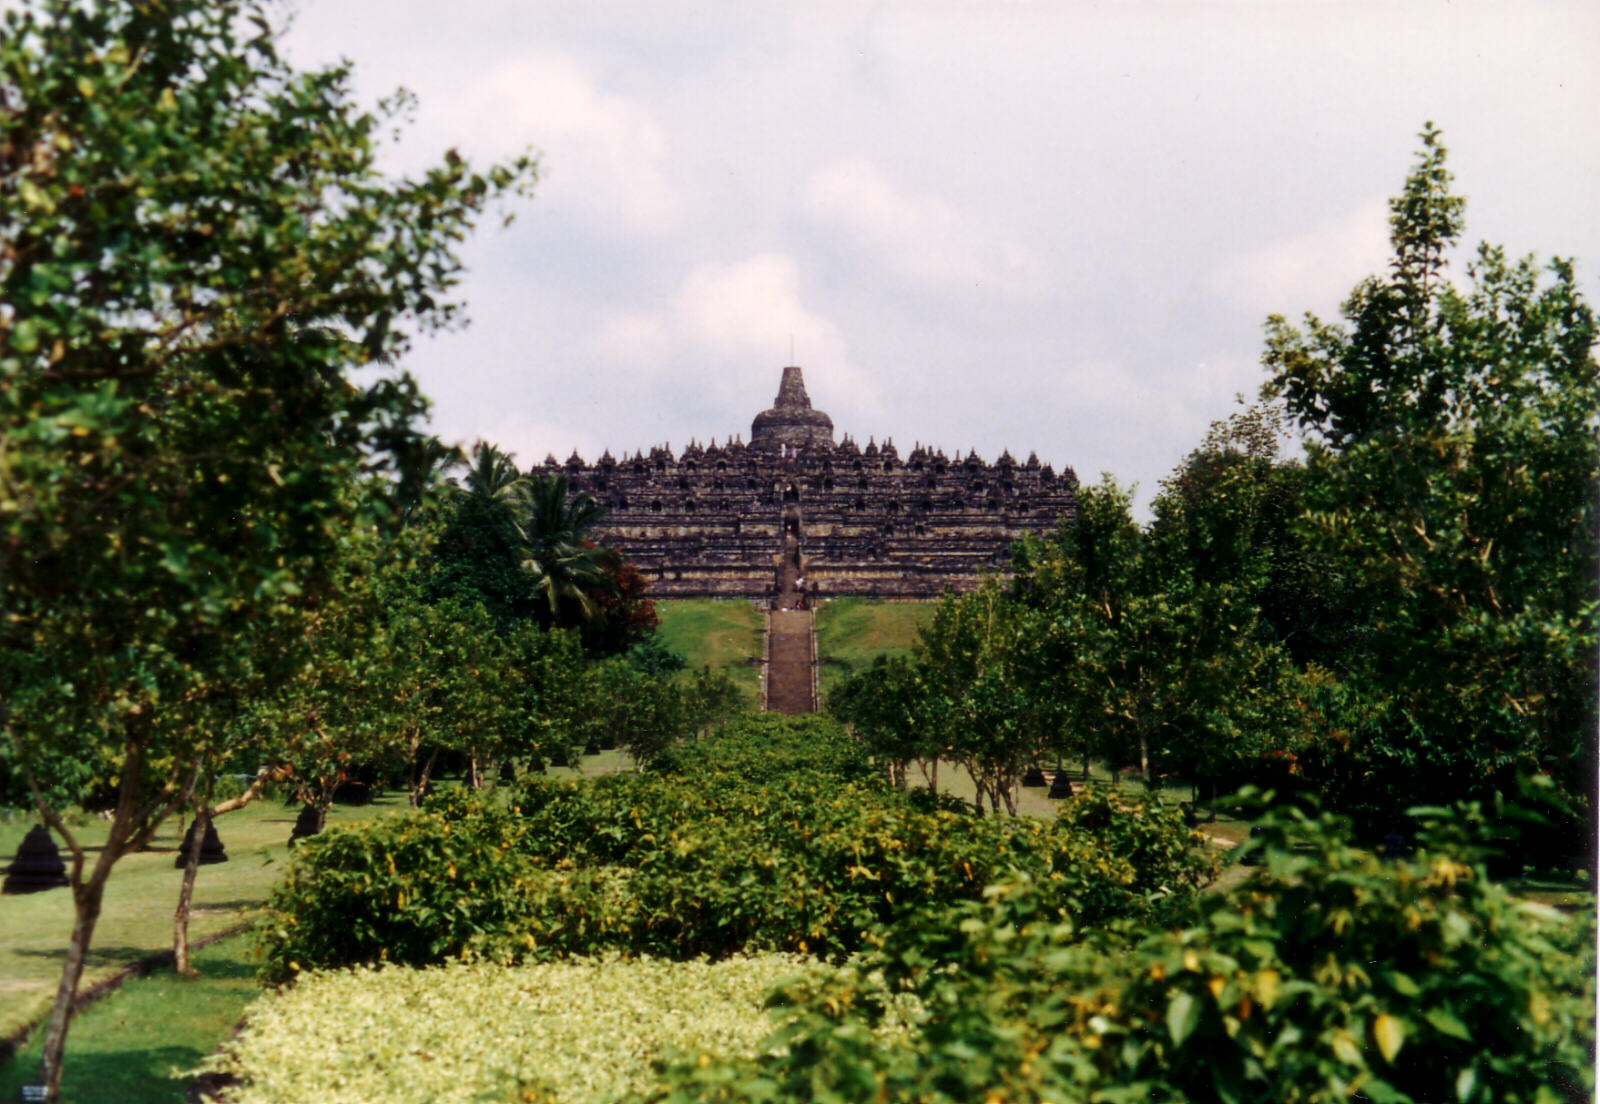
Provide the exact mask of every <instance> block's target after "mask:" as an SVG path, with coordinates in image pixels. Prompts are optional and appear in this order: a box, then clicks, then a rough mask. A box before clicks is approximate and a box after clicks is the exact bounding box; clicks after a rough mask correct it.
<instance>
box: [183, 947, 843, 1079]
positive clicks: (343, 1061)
mask: <svg viewBox="0 0 1600 1104" xmlns="http://www.w3.org/2000/svg"><path fill="white" fill-rule="evenodd" d="M817 969H818V967H817V965H816V964H815V963H814V962H811V961H808V960H806V959H802V958H797V957H793V956H789V955H758V956H753V957H742V956H740V957H734V958H729V959H725V960H723V961H722V962H718V963H715V964H711V963H707V962H705V961H694V962H673V963H669V962H662V961H659V960H653V959H617V958H605V959H577V960H569V961H566V962H562V963H545V964H530V965H523V966H516V967H502V966H494V965H491V964H488V963H484V962H474V963H464V962H453V963H450V964H448V965H445V966H442V967H436V968H433V969H426V970H416V969H405V968H395V967H386V968H383V969H370V968H368V969H357V970H350V971H335V972H323V971H316V972H309V973H306V974H304V975H303V976H302V977H301V978H300V980H299V982H298V983H297V984H295V985H293V986H291V987H288V988H284V989H278V990H275V991H273V992H270V993H267V994H266V995H265V996H263V997H261V998H260V999H259V1000H257V1001H256V1002H255V1003H254V1004H252V1005H251V1006H250V1010H249V1012H248V1014H247V1016H246V1021H245V1026H244V1028H243V1029H242V1030H241V1031H240V1032H239V1033H238V1034H237V1035H236V1036H235V1037H234V1038H232V1039H230V1040H229V1041H228V1042H227V1043H226V1044H224V1046H223V1048H222V1050H221V1051H220V1053H219V1054H218V1055H217V1056H215V1057H213V1058H212V1059H211V1060H210V1062H209V1063H208V1066H207V1068H208V1069H210V1070H213V1071H217V1072H224V1073H229V1074H232V1075H234V1076H235V1077H237V1078H239V1079H240V1082H241V1083H240V1084H239V1085H237V1086H235V1087H233V1088H230V1089H229V1090H228V1094H229V1095H228V1099H229V1101H230V1102H232V1104H303V1102H305V1101H312V1100H315V1101H319V1102H323V1104H413V1102H415V1104H432V1102H436V1101H437V1102H455V1101H461V1102H466V1101H480V1100H490V1099H492V1100H539V1101H541V1102H551V1104H562V1102H572V1104H579V1102H583V1104H587V1102H591V1101H614V1100H619V1099H622V1098H623V1097H626V1096H630V1095H634V1094H639V1093H644V1092H648V1091H650V1090H651V1089H652V1087H653V1086H654V1085H655V1082H656V1079H655V1076H654V1074H653V1072H652V1063H653V1062H654V1061H656V1060H657V1059H658V1058H661V1057H662V1056H663V1055H664V1054H665V1053H667V1052H669V1051H671V1050H677V1051H680V1052H685V1053H687V1055H689V1056H692V1057H697V1056H698V1055H700V1054H708V1055H718V1056H726V1055H754V1054H756V1053H757V1052H758V1050H759V1048H760V1046H761V1043H762V1040H763V1039H765V1038H766V1037H767V1035H768V1034H769V1033H770V1032H771V1030H772V1028H773V1024H772V1021H771V1020H770V1019H769V1018H768V1015H767V1014H766V1013H765V1012H763V1011H762V1001H763V998H764V997H765V996H766V994H767V992H768V991H769V990H770V989H771V988H772V987H773V986H774V985H776V984H777V983H779V982H780V981H783V980H784V979H792V978H794V977H796V976H797V975H800V976H804V975H806V974H807V973H815V972H816V971H817Z"/></svg>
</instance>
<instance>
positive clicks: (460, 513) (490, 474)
mask: <svg viewBox="0 0 1600 1104" xmlns="http://www.w3.org/2000/svg"><path fill="white" fill-rule="evenodd" d="M464 482H465V487H464V488H461V489H458V490H457V493H455V494H453V495H451V496H449V499H448V502H447V504H446V506H445V508H444V518H445V521H444V526H443V530H442V532H441V533H440V535H439V540H438V545H437V548H436V550H435V552H434V561H435V564H434V572H433V576H432V578H431V579H430V580H429V583H428V589H429V591H430V593H431V594H432V595H433V596H434V597H435V598H440V599H442V598H456V599H459V600H461V601H464V602H467V603H472V602H481V603H483V605H484V607H485V608H486V609H487V610H488V611H489V614H490V616H491V617H493V618H494V620H495V622H496V624H497V625H499V626H500V627H501V629H502V630H503V629H505V628H506V627H507V626H509V625H510V624H511V623H512V622H514V621H516V620H518V619H521V618H526V617H530V616H532V615H533V612H534V591H533V588H532V586H531V585H530V580H529V578H528V575H527V572H526V570H525V568H524V566H523V560H524V550H523V539H522V531H521V529H520V528H519V526H518V521H517V509H518V506H519V505H520V501H521V495H522V492H523V490H524V489H525V483H524V481H523V479H522V478H521V477H520V476H519V475H518V474H517V470H516V468H515V466H513V465H512V463H511V460H510V458H509V457H508V456H506V455H505V454H504V453H502V452H501V451H500V450H499V449H497V448H495V447H494V446H493V445H489V444H485V443H484V442H482V441H480V442H478V444H476V445H474V446H473V450H472V463H471V467H470V468H469V470H468V472H467V475H466V477H465V480H464Z"/></svg>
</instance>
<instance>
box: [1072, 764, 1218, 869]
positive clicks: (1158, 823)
mask: <svg viewBox="0 0 1600 1104" xmlns="http://www.w3.org/2000/svg"><path fill="white" fill-rule="evenodd" d="M1056 816H1057V819H1058V820H1059V822H1060V823H1061V824H1063V825H1065V826H1066V827H1069V828H1076V829H1079V830H1081V831H1084V832H1087V833H1089V834H1090V835H1092V836H1093V837H1094V838H1095V840H1096V842H1098V843H1099V844H1100V846H1101V847H1104V848H1105V849H1106V850H1107V851H1108V852H1110V853H1111V854H1112V855H1115V856H1117V857H1118V858H1122V859H1126V860H1128V862H1129V863H1130V864H1131V865H1132V866H1133V869H1134V874H1135V880H1134V883H1133V886H1132V888H1133V889H1134V890H1136V891H1138V892H1140V893H1164V892H1165V893H1170V892H1173V891H1175V890H1181V889H1185V888H1197V887H1199V886H1201V885H1204V884H1205V883H1206V882H1208V881H1210V880H1211V878H1212V877H1213V876H1215V874H1216V865H1217V864H1216V861H1215V856H1214V855H1212V854H1211V853H1210V852H1209V851H1207V850H1205V849H1203V848H1197V847H1196V846H1195V838H1194V833H1193V832H1190V831H1188V830H1187V829H1186V828H1185V826H1184V823H1183V817H1182V815H1181V814H1180V813H1179V811H1178V809H1177V808H1176V807H1174V806H1172V805H1168V804H1166V803H1165V802H1163V801H1162V800H1161V799H1160V798H1159V797H1157V796H1155V795H1153V794H1148V793H1145V794H1139V793H1128V792H1124V791H1122V790H1117V789H1111V788H1107V787H1090V788H1088V789H1086V790H1084V791H1082V792H1080V793H1078V794H1075V795H1074V796H1072V797H1070V798H1068V799H1067V800H1066V801H1063V802H1062V803H1061V809H1060V811H1059V812H1058V813H1057V814H1056Z"/></svg>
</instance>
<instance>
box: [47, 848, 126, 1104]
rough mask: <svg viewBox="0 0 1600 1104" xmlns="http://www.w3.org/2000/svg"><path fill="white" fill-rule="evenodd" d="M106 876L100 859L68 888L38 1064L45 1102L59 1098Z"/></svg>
mask: <svg viewBox="0 0 1600 1104" xmlns="http://www.w3.org/2000/svg"><path fill="white" fill-rule="evenodd" d="M103 854H104V852H102V855H103ZM110 873H111V864H110V863H108V862H106V861H104V859H102V860H101V861H100V862H97V863H96V864H95V868H94V872H93V873H92V874H91V875H90V876H89V881H88V882H87V883H81V884H79V885H75V886H73V887H72V906H73V913H74V915H73V921H72V940H71V942H70V943H68V944H67V960H66V963H65V964H64V965H63V966H62V969H61V984H60V985H59V986H57V988H56V1001H55V1004H54V1005H53V1006H52V1007H51V1009H50V1027H49V1029H48V1030H47V1031H46V1033H45V1037H44V1055H43V1057H42V1058H41V1059H40V1061H39V1080H40V1081H42V1082H44V1091H45V1099H46V1100H55V1099H56V1098H57V1097H59V1096H60V1094H61V1058H62V1055H63V1054H64V1053H65V1052H66V1049H67V1028H68V1027H69V1026H70V1025H71V1022H72V1014H73V1007H72V1006H73V1005H74V1004H75V1003H76V1002H77V997H78V982H79V981H81V980H82V979H83V963H84V960H85V958H86V957H87V956H88V953H89V940H90V939H91V938H92V937H93V936H94V928H95V924H97V923H98V922H99V920H100V905H101V903H102V901H103V900H104V899H105V889H106V876H107V875H109V874H110Z"/></svg>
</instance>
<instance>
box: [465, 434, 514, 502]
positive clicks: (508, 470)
mask: <svg viewBox="0 0 1600 1104" xmlns="http://www.w3.org/2000/svg"><path fill="white" fill-rule="evenodd" d="M463 482H464V483H465V484H466V492H467V494H469V495H472V496H473V497H475V498H479V499H483V500H485V501H488V502H504V503H506V504H508V505H514V504H516V503H517V502H518V501H519V499H520V496H521V494H522V489H523V484H524V483H526V482H527V480H526V479H524V478H523V477H522V476H521V475H519V474H517V466H516V465H515V464H513V463H512V462H511V457H509V456H507V455H506V454H505V453H503V452H501V451H500V450H499V449H497V448H495V447H494V446H493V445H491V444H489V442H487V441H479V442H478V443H477V444H475V445H473V446H472V461H471V463H470V465H469V466H468V468H467V474H466V478H465V479H464V480H463ZM450 483H451V485H452V486H460V484H458V483H457V482H456V480H455V479H453V478H452V479H451V480H450Z"/></svg>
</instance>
